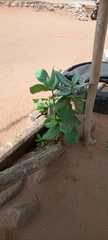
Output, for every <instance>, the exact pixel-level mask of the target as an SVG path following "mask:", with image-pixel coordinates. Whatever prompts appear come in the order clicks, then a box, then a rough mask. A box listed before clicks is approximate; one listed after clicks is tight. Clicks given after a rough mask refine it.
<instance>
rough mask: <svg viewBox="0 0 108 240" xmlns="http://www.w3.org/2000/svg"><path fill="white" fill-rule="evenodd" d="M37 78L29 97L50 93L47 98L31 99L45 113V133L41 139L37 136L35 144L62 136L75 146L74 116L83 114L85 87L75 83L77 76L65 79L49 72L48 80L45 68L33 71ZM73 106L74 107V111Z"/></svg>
mask: <svg viewBox="0 0 108 240" xmlns="http://www.w3.org/2000/svg"><path fill="white" fill-rule="evenodd" d="M36 78H37V79H38V80H39V82H41V84H36V85H34V86H32V87H31V88H30V92H31V93H32V94H35V93H38V92H41V91H50V93H51V96H50V97H48V98H40V99H33V101H34V102H35V103H36V105H37V109H38V110H39V111H40V112H42V113H44V114H45V121H44V125H45V127H46V128H48V130H47V132H46V133H45V134H44V135H43V136H42V137H41V136H40V135H37V140H36V142H37V143H38V144H39V145H42V144H43V140H50V139H55V138H56V139H57V138H58V137H59V135H60V134H61V133H62V137H63V139H64V140H65V141H67V142H69V143H72V144H76V143H77V142H78V139H79V136H80V134H79V125H80V124H81V122H80V121H79V119H78V118H77V116H76V115H78V114H83V113H84V109H85V102H86V97H87V91H86V89H85V88H86V85H87V84H88V83H85V84H82V85H80V84H78V81H79V74H76V75H74V77H73V78H72V79H71V81H70V80H68V79H67V78H66V77H65V76H64V75H63V74H62V73H61V71H55V70H54V69H52V72H51V77H49V75H48V73H47V72H46V71H45V70H44V69H41V68H39V69H37V70H36ZM73 104H74V106H75V108H73Z"/></svg>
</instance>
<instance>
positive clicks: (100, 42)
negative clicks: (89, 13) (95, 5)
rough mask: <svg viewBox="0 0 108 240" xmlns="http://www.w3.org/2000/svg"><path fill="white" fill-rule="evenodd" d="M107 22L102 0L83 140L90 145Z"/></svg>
mask: <svg viewBox="0 0 108 240" xmlns="http://www.w3.org/2000/svg"><path fill="white" fill-rule="evenodd" d="M107 23H108V0H100V3H99V11H98V19H97V23H96V31H95V39H94V47H93V55H92V65H91V76H90V85H89V89H88V95H87V101H86V107H85V113H84V125H83V139H82V141H83V144H84V145H85V146H89V141H90V130H91V119H92V111H93V106H94V101H95V97H96V91H97V87H98V82H99V79H100V70H101V64H102V56H103V50H104V43H105V36H106V31H107Z"/></svg>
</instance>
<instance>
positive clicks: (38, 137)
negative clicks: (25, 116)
mask: <svg viewBox="0 0 108 240" xmlns="http://www.w3.org/2000/svg"><path fill="white" fill-rule="evenodd" d="M37 140H39V141H41V140H42V137H41V135H40V134H39V133H37Z"/></svg>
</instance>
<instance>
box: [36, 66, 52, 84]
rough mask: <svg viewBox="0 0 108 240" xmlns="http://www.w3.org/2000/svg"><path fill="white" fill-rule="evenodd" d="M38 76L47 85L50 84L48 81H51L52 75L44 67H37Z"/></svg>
mask: <svg viewBox="0 0 108 240" xmlns="http://www.w3.org/2000/svg"><path fill="white" fill-rule="evenodd" d="M35 75H36V78H37V79H38V80H39V81H40V82H42V83H43V84H45V85H46V86H48V82H49V81H50V77H49V75H48V73H47V72H46V71H45V70H44V69H42V68H37V69H36V73H35Z"/></svg>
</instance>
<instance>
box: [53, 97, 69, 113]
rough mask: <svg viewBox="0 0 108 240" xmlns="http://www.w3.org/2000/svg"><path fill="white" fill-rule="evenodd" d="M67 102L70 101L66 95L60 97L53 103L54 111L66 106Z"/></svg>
mask: <svg viewBox="0 0 108 240" xmlns="http://www.w3.org/2000/svg"><path fill="white" fill-rule="evenodd" d="M69 102H70V99H68V98H67V97H61V98H60V99H59V100H58V101H57V102H56V104H55V109H56V111H57V110H59V109H62V108H64V107H65V106H67V104H68V103H69Z"/></svg>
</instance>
